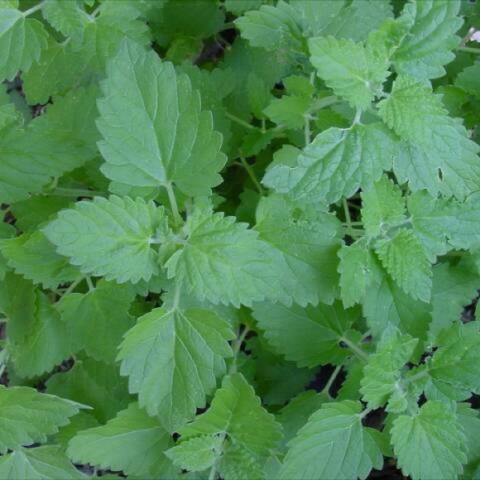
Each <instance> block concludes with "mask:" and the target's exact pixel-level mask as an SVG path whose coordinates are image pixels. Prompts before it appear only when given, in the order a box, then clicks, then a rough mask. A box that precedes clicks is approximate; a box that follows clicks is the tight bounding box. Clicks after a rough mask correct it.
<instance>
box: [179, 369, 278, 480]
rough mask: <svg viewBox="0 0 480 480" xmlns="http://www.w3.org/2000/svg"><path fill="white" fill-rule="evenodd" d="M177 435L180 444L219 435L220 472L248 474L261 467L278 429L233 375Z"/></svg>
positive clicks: (243, 382) (250, 390) (250, 391)
mask: <svg viewBox="0 0 480 480" xmlns="http://www.w3.org/2000/svg"><path fill="white" fill-rule="evenodd" d="M179 433H180V435H181V440H182V442H183V441H185V440H190V439H191V438H198V437H199V436H205V435H209V436H213V437H215V436H218V435H221V436H223V437H224V443H223V448H222V459H221V469H222V471H227V472H231V471H232V470H234V471H237V470H238V471H240V472H241V470H242V469H243V468H245V467H247V468H248V470H249V471H251V470H252V469H253V470H258V468H259V467H260V468H261V467H262V466H263V464H264V463H265V460H266V458H267V457H268V456H269V454H270V453H271V452H272V451H273V450H274V449H275V448H276V446H277V445H278V443H279V441H280V438H281V427H280V425H279V424H278V423H277V422H276V421H275V419H274V417H273V415H271V414H270V413H268V412H267V411H266V410H265V409H264V408H263V407H262V406H261V402H260V399H259V398H258V397H257V396H256V395H255V392H254V390H253V388H252V387H251V386H250V385H249V384H248V383H247V382H246V380H245V379H244V377H243V376H242V375H241V374H239V373H236V374H232V375H228V376H226V377H225V378H224V379H223V383H222V387H221V388H220V389H218V390H217V391H216V392H215V396H214V398H213V400H212V404H211V406H210V408H209V409H208V410H207V411H206V412H205V413H203V414H201V415H199V416H198V417H197V418H196V419H195V420H194V421H193V422H192V423H190V424H187V425H186V426H185V427H182V428H181V429H180V430H179ZM255 467H256V468H255ZM230 478H231V476H230Z"/></svg>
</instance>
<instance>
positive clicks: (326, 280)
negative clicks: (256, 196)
mask: <svg viewBox="0 0 480 480" xmlns="http://www.w3.org/2000/svg"><path fill="white" fill-rule="evenodd" d="M256 218H257V223H256V226H255V229H256V230H257V231H258V232H259V234H260V238H261V239H262V240H265V241H266V242H268V243H269V244H270V245H272V246H274V247H275V248H277V249H278V250H280V251H281V253H282V254H283V257H284V258H285V262H286V264H287V265H288V268H289V270H290V272H291V275H293V276H294V278H295V281H294V282H292V287H293V288H294V290H290V294H291V295H292V297H293V298H294V299H295V302H296V303H298V304H300V305H306V304H307V303H313V304H317V303H318V301H319V300H320V301H323V302H325V303H331V302H332V301H333V299H334V297H335V294H336V291H337V289H336V286H337V283H338V274H337V260H336V257H335V256H336V253H337V251H338V248H339V246H340V240H339V238H338V237H339V230H340V225H339V222H338V220H337V219H336V217H334V216H333V215H331V214H329V213H325V212H322V211H320V209H319V208H318V206H317V205H316V204H313V205H307V204H305V203H298V202H293V201H291V200H290V199H288V198H287V197H285V196H280V195H270V196H269V197H263V198H262V199H261V201H260V203H259V205H258V207H257V210H256Z"/></svg>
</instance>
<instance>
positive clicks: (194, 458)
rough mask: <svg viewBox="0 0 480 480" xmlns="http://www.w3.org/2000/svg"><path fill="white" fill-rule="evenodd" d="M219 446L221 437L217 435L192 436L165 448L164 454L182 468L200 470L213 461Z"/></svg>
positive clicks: (208, 466)
mask: <svg viewBox="0 0 480 480" xmlns="http://www.w3.org/2000/svg"><path fill="white" fill-rule="evenodd" d="M221 446H222V439H221V438H220V437H218V436H201V437H194V438H192V439H190V440H186V441H185V442H181V443H180V444H179V445H176V446H175V447H173V448H171V449H170V450H167V451H166V452H165V455H167V457H168V458H170V459H171V460H172V462H173V463H174V464H175V465H177V466H179V467H181V468H182V469H184V470H188V471H191V472H201V471H202V470H206V469H207V468H210V467H211V466H212V465H213V464H214V463H215V461H216V459H217V456H219V455H220V452H221Z"/></svg>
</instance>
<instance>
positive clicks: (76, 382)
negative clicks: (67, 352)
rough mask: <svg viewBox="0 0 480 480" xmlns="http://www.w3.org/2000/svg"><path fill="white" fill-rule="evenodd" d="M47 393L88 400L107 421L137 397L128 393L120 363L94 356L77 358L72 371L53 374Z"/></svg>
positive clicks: (96, 415) (87, 402) (95, 414)
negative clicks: (109, 361)
mask: <svg viewBox="0 0 480 480" xmlns="http://www.w3.org/2000/svg"><path fill="white" fill-rule="evenodd" d="M47 392H48V393H52V394H54V395H59V396H62V397H64V398H69V399H71V400H74V401H76V402H80V403H84V404H86V405H89V406H90V407H92V408H93V410H92V414H93V415H94V416H95V418H96V419H97V420H98V421H99V422H101V423H104V422H106V421H107V420H109V419H110V418H112V417H114V416H115V415H116V414H117V412H118V411H120V410H122V409H124V408H127V405H128V404H129V403H130V402H131V401H132V400H133V398H132V397H131V396H130V395H129V394H128V390H127V380H126V379H125V378H123V377H121V376H120V374H119V372H118V367H117V365H111V364H107V363H104V362H97V361H96V360H93V359H92V358H87V359H84V360H83V359H80V358H77V359H76V360H75V365H74V366H73V367H72V368H71V369H70V370H68V372H59V373H56V374H55V375H52V376H51V377H50V378H49V379H48V381H47Z"/></svg>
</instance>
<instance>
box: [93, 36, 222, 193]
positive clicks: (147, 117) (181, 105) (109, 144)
mask: <svg viewBox="0 0 480 480" xmlns="http://www.w3.org/2000/svg"><path fill="white" fill-rule="evenodd" d="M125 89H127V90H128V91H129V92H130V94H129V95H128V96H125ZM102 90H103V94H104V98H103V99H101V100H100V101H99V102H98V108H99V111H100V118H99V120H98V121H97V126H98V129H99V130H100V133H101V134H102V136H103V141H101V142H100V143H99V148H100V151H101V152H102V155H103V157H104V159H105V163H104V164H103V166H102V171H103V173H104V174H105V175H106V176H107V177H108V178H110V179H111V180H113V181H116V182H120V183H123V184H126V185H131V186H139V187H157V186H167V185H171V184H172V183H173V184H175V186H176V187H177V188H178V189H179V190H180V191H181V192H183V193H185V194H186V195H191V196H195V195H208V194H210V192H211V188H212V187H214V186H216V185H218V184H219V183H220V182H221V181H222V178H221V177H220V175H219V174H218V172H219V171H220V170H221V169H222V167H223V165H224V164H225V161H226V158H225V155H224V154H223V153H221V152H220V146H221V143H222V137H221V135H220V134H219V133H218V132H216V131H215V130H213V120H212V114H211V113H210V112H208V111H202V109H201V102H200V95H199V93H198V92H197V91H196V90H193V89H192V86H191V83H190V80H189V78H188V77H187V76H186V75H182V74H180V75H177V73H176V72H175V69H174V67H173V65H172V64H171V63H168V62H161V61H160V59H159V57H158V56H157V55H156V54H155V53H154V52H153V51H150V52H148V53H147V52H146V51H145V50H144V49H143V48H142V47H140V46H139V45H137V44H135V43H134V42H124V43H123V44H122V47H121V48H120V50H119V52H118V54H117V55H116V56H115V57H114V58H113V59H112V61H111V62H110V63H109V64H108V67H107V79H106V80H105V81H104V82H103V84H102ZM132 119H134V121H133V123H132ZM132 127H133V128H132Z"/></svg>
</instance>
